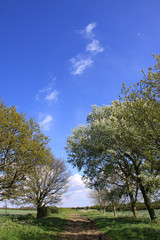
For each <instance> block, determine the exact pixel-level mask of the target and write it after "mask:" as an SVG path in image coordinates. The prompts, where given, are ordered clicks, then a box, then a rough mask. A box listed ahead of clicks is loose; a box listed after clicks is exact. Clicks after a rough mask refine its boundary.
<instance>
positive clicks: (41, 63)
mask: <svg viewBox="0 0 160 240" xmlns="http://www.w3.org/2000/svg"><path fill="white" fill-rule="evenodd" d="M159 9H160V1H159V0H134V1H133V0H121V1H119V0H68V1H67V0H54V1H53V0H47V1H42V0H32V1H31V0H14V1H12V0H1V1H0V35H1V37H0V81H1V85H0V96H1V98H2V99H3V100H5V102H6V104H8V105H15V106H17V109H18V111H23V112H24V113H26V114H29V116H31V117H34V118H35V119H36V121H37V122H38V123H39V124H40V126H41V129H42V131H43V132H44V133H45V135H47V136H49V137H50V138H51V143H50V146H51V148H52V152H53V154H54V155H55V156H56V157H61V158H63V159H65V160H66V159H67V156H66V153H65V150H64V146H65V144H66V139H67V136H69V135H70V134H71V129H73V128H75V127H76V126H77V125H78V124H82V123H85V121H86V117H87V114H88V113H89V112H90V111H91V105H94V104H97V105H99V106H102V105H103V104H110V103H111V101H112V100H114V99H118V95H119V94H120V90H121V86H122V83H123V82H126V84H127V85H130V84H131V83H133V82H136V81H138V80H140V79H141V78H142V74H141V69H144V70H146V69H147V67H149V66H153V64H154V59H153V57H152V53H155V54H159V48H160V18H159ZM67 166H68V168H69V169H70V170H71V171H72V175H73V176H72V180H73V181H74V182H76V183H77V185H75V184H73V183H72V187H71V188H70V193H72V196H70V198H68V199H66V200H65V201H64V206H73V205H74V206H76V205H77V206H80V205H81V206H83V205H89V204H90V202H89V200H88V199H87V198H86V196H87V194H88V192H87V191H88V190H84V185H83V184H82V182H81V180H80V174H81V173H79V175H78V172H77V170H76V169H72V166H70V165H67ZM73 181H72V182H73ZM78 184H79V185H78ZM81 192H83V198H82V194H81ZM78 194H80V195H78ZM80 196H81V197H80Z"/></svg>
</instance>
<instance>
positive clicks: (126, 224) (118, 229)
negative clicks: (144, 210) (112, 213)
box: [94, 217, 160, 240]
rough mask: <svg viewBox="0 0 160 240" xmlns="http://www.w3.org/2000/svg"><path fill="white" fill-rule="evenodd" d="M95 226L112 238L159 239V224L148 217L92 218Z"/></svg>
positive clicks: (132, 239) (122, 239)
mask: <svg viewBox="0 0 160 240" xmlns="http://www.w3.org/2000/svg"><path fill="white" fill-rule="evenodd" d="M94 221H95V223H96V225H97V227H98V228H99V229H100V230H102V231H103V232H105V233H106V234H107V235H109V236H110V237H111V239H112V240H128V239H129V240H135V239H136V240H159V239H160V225H159V224H156V223H151V222H150V221H149V220H148V219H135V218H129V217H118V218H106V217H100V218H94Z"/></svg>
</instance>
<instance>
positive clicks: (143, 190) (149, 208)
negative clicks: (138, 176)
mask: <svg viewBox="0 0 160 240" xmlns="http://www.w3.org/2000/svg"><path fill="white" fill-rule="evenodd" d="M139 186H140V190H141V192H142V195H143V198H144V202H145V205H146V207H147V210H148V212H149V215H150V218H151V220H152V221H154V220H155V219H156V218H157V217H156V214H155V211H154V209H153V208H152V205H151V202H150V199H149V197H148V195H147V191H146V190H145V188H144V186H143V185H142V184H139Z"/></svg>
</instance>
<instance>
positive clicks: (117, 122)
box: [66, 56, 160, 220]
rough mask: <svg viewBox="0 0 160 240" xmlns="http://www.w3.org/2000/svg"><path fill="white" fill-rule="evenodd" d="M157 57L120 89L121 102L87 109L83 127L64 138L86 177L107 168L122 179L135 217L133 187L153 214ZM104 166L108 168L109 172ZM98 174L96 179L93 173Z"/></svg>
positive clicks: (159, 65)
mask: <svg viewBox="0 0 160 240" xmlns="http://www.w3.org/2000/svg"><path fill="white" fill-rule="evenodd" d="M159 58H160V56H158V57H156V61H157V63H156V65H155V68H154V70H152V69H151V68H149V72H148V75H147V76H146V75H144V79H143V80H141V81H140V82H139V83H137V84H136V85H135V89H131V88H128V89H126V88H125V86H124V87H123V93H124V98H123V99H121V100H123V101H114V102H113V103H112V105H111V106H103V107H97V106H93V107H92V112H91V113H90V114H89V115H88V118H87V125H86V126H85V125H84V126H78V127H77V128H76V129H74V130H73V132H72V135H71V136H70V137H69V138H68V140H67V147H66V150H67V153H68V157H69V162H70V163H72V164H73V166H76V167H78V169H79V170H81V169H83V170H84V175H86V176H87V177H89V178H90V180H91V181H93V182H94V181H95V182H96V181H97V178H98V177H99V176H100V173H101V172H104V173H105V175H106V179H107V176H108V173H109V172H110V169H115V173H116V174H117V176H119V173H121V176H123V177H124V180H125V182H126V186H127V187H128V194H129V196H130V201H131V206H132V210H133V213H134V215H135V216H136V212H135V202H136V199H137V193H138V188H139V189H140V191H141V193H142V195H143V198H144V202H145V204H146V206H147V209H148V212H149V215H150V218H151V219H152V220H154V219H155V218H156V215H155V212H154V209H153V208H152V205H151V198H150V196H151V195H152V194H154V192H155V191H156V189H158V188H159V186H160V185H159V184H160V178H159V170H160V168H159V162H160V160H159V153H160V151H159V136H160V135H159V133H160V125H159V122H160V115H159V109H160V106H159V104H160V102H159V96H160V94H159V92H160V81H159V79H160V77H159V75H160V71H159V70H160V61H159ZM108 170H109V171H108ZM97 176H98V177H97Z"/></svg>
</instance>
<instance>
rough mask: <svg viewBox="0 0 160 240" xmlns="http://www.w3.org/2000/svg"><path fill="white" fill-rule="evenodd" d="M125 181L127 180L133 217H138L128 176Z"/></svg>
mask: <svg viewBox="0 0 160 240" xmlns="http://www.w3.org/2000/svg"><path fill="white" fill-rule="evenodd" d="M126 182H127V188H128V193H129V198H130V204H131V208H132V212H133V215H134V217H135V218H138V212H137V209H136V200H135V199H134V196H133V192H132V187H131V185H130V182H129V178H126Z"/></svg>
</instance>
